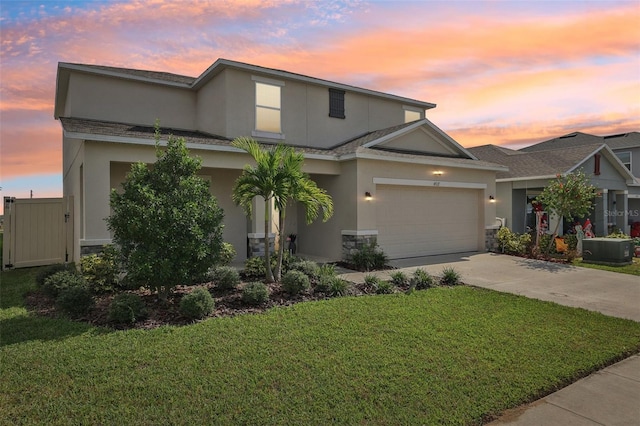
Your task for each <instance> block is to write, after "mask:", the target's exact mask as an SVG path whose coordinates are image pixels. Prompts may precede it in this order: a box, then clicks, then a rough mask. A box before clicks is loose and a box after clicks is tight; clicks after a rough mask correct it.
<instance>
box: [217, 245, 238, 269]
mask: <svg viewBox="0 0 640 426" xmlns="http://www.w3.org/2000/svg"><path fill="white" fill-rule="evenodd" d="M237 254H238V253H237V252H236V249H235V248H234V247H233V244H231V243H227V242H223V243H222V247H221V248H220V252H219V253H218V265H219V266H229V265H231V262H233V259H235V258H236V255H237Z"/></svg>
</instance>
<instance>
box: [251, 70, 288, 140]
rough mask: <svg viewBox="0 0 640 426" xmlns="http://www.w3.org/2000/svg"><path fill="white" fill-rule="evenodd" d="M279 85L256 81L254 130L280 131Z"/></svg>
mask: <svg viewBox="0 0 640 426" xmlns="http://www.w3.org/2000/svg"><path fill="white" fill-rule="evenodd" d="M280 107H281V103H280V86H279V85H276V84H269V83H263V82H260V81H256V130H258V131H261V132H269V133H282V127H281V120H280Z"/></svg>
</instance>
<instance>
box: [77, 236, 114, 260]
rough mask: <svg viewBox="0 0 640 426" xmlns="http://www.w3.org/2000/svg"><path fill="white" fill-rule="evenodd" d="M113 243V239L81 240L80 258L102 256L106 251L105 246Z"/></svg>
mask: <svg viewBox="0 0 640 426" xmlns="http://www.w3.org/2000/svg"><path fill="white" fill-rule="evenodd" d="M111 242H112V241H111V239H99V240H80V257H81V258H82V257H84V256H89V255H90V254H100V253H102V251H103V250H104V246H106V245H109V244H111Z"/></svg>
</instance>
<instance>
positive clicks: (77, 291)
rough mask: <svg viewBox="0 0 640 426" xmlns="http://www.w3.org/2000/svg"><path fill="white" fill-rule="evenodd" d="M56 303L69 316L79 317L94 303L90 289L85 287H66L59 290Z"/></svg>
mask: <svg viewBox="0 0 640 426" xmlns="http://www.w3.org/2000/svg"><path fill="white" fill-rule="evenodd" d="M56 305H58V307H59V308H60V309H61V310H62V311H63V312H65V313H66V314H68V315H69V316H71V317H74V318H75V317H79V316H82V315H84V314H86V313H87V312H89V311H90V310H91V308H93V306H94V305H95V301H94V300H93V295H92V294H91V290H89V289H88V288H86V287H68V288H65V289H63V290H61V291H60V294H59V295H58V297H57V298H56Z"/></svg>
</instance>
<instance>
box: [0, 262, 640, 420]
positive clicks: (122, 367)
mask: <svg viewBox="0 0 640 426" xmlns="http://www.w3.org/2000/svg"><path fill="white" fill-rule="evenodd" d="M34 275H35V270H31V271H10V272H6V273H3V274H2V287H1V293H0V297H1V299H0V307H1V310H0V324H1V330H0V331H1V333H2V334H1V341H0V377H1V378H2V380H0V412H1V413H2V419H3V420H2V421H4V422H6V423H7V424H123V425H127V424H135V425H155V424H250V425H259V424H278V425H280V424H283V425H284V424H291V425H300V424H318V425H319V424H329V423H334V424H345V425H353V424H386V425H396V424H480V423H481V422H482V421H483V420H487V419H489V418H490V417H491V416H492V415H495V414H497V413H500V412H501V411H503V410H505V409H507V408H511V407H515V406H517V405H519V404H522V403H525V402H529V401H532V400H535V399H537V398H538V397H540V396H542V395H544V394H547V393H550V392H552V391H554V390H556V389H558V388H560V387H562V386H564V385H566V384H567V383H569V382H571V381H574V380H575V379H577V378H579V377H582V376H585V375H587V374H589V373H590V372H593V371H595V370H597V369H599V368H601V367H603V366H605V365H608V364H610V363H612V362H614V361H616V360H619V359H622V358H624V357H626V356H629V355H631V354H633V353H637V352H638V351H640V324H639V323H635V322H632V321H628V320H622V319H616V318H610V317H605V316H603V315H600V314H597V313H593V312H588V311H585V310H580V309H573V308H568V307H562V306H559V305H555V304H552V303H547V302H541V301H535V300H530V299H526V298H524V297H519V296H514V295H507V294H502V293H497V292H493V291H489V290H484V289H477V288H471V287H466V286H460V287H453V288H445V287H443V288H435V289H430V290H426V291H417V292H414V293H413V294H411V295H404V294H402V295H389V296H363V297H352V298H339V299H332V300H328V301H322V302H309V303H302V304H297V305H294V306H291V307H288V308H279V309H274V310H271V311H269V312H267V313H266V314H260V315H244V316H238V317H234V318H222V319H210V320H207V321H204V322H201V323H198V324H194V325H191V326H186V327H163V328H159V329H155V330H150V331H143V330H130V331H111V330H107V329H96V328H92V327H90V326H87V325H84V324H80V323H74V322H71V321H67V320H52V319H43V318H36V317H32V316H29V315H28V314H27V313H26V311H25V309H24V308H23V307H22V297H21V295H22V293H24V291H25V290H27V289H28V288H30V287H31V286H32V284H31V283H32V280H33V277H34Z"/></svg>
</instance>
